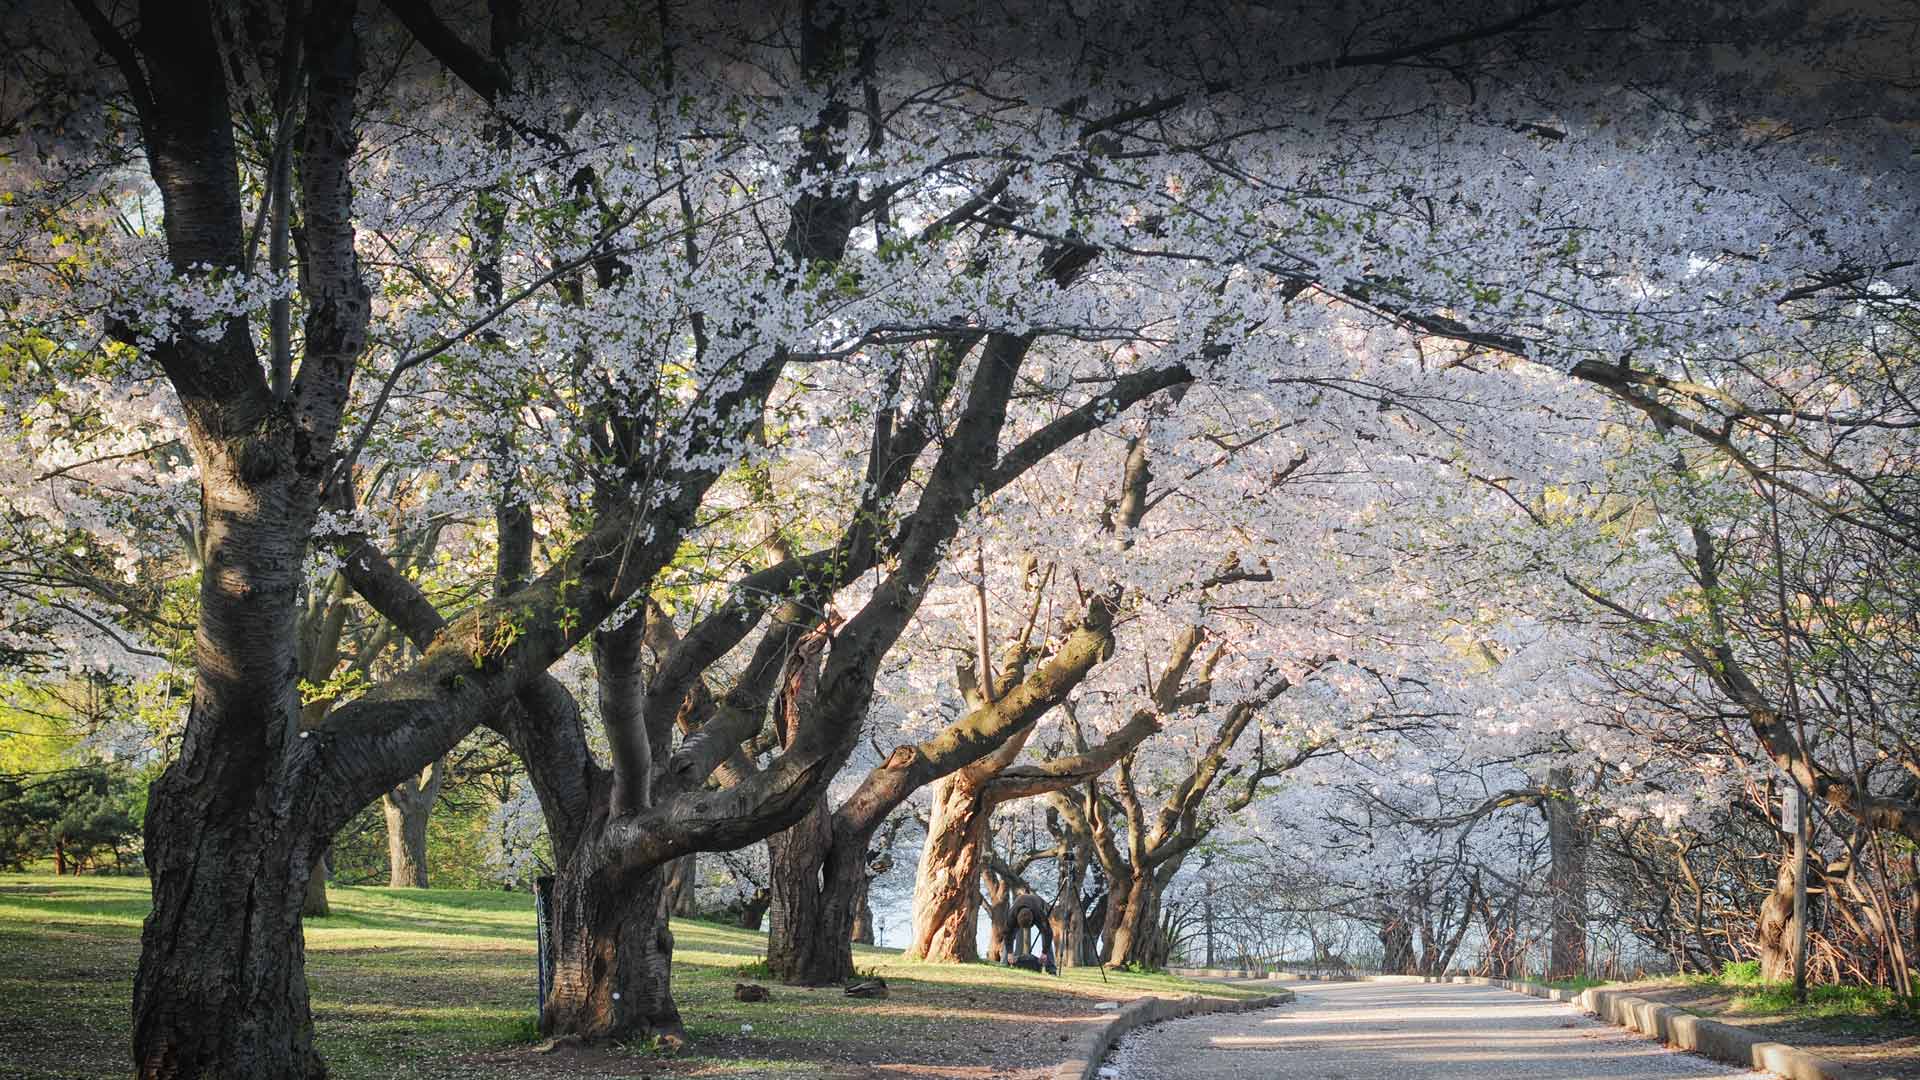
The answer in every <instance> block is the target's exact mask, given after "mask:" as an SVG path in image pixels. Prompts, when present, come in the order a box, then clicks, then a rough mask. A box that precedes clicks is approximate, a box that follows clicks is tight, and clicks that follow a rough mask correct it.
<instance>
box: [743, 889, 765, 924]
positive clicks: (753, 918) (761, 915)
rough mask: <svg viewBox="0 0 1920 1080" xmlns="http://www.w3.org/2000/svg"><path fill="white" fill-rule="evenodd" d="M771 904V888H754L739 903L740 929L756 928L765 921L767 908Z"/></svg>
mask: <svg viewBox="0 0 1920 1080" xmlns="http://www.w3.org/2000/svg"><path fill="white" fill-rule="evenodd" d="M772 906H773V890H771V889H755V890H753V895H752V896H749V897H747V898H746V900H744V901H743V902H742V903H741V905H740V920H739V921H740V929H742V930H758V929H760V924H761V923H763V922H765V921H767V909H768V908H769V907H772Z"/></svg>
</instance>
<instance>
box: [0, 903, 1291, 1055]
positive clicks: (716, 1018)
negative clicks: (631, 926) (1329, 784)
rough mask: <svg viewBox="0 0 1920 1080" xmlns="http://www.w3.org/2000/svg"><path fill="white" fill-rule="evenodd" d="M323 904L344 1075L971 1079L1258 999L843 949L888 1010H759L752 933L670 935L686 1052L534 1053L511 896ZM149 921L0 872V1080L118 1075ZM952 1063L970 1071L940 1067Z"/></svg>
mask: <svg viewBox="0 0 1920 1080" xmlns="http://www.w3.org/2000/svg"><path fill="white" fill-rule="evenodd" d="M331 899H332V906H333V914H332V915H331V916H329V917H328V918H325V919H317V920H313V921H311V922H309V923H308V925H307V931H306V942H307V974H308V978H309V980H310V982H311V985H312V989H313V1008H314V1022H315V1026H316V1034H317V1038H318V1040H319V1044H320V1049H321V1052H322V1053H323V1054H325V1055H326V1057H327V1060H328V1063H329V1065H330V1067H331V1069H332V1072H333V1075H334V1076H336V1077H341V1078H346V1080H356V1078H369V1080H371V1078H376V1077H378V1078H387V1077H441V1076H445V1077H456V1076H457V1077H470V1076H479V1077H493V1076H498V1077H506V1076H527V1075H534V1076H544V1077H553V1076H588V1075H591V1076H643V1075H644V1076H665V1075H688V1076H715V1077H721V1076H731V1077H743V1076H802V1077H861V1076H879V1075H893V1076H898V1075H902V1072H901V1071H898V1070H900V1069H902V1068H906V1070H907V1071H906V1073H905V1074H906V1075H911V1069H910V1067H911V1066H913V1065H915V1064H923V1065H928V1066H932V1065H935V1064H938V1065H940V1066H942V1070H941V1075H950V1076H967V1075H978V1076H982V1077H985V1076H989V1075H1001V1074H1004V1073H1005V1072H1007V1071H1017V1069H1018V1068H1019V1067H1020V1066H1024V1065H1026V1064H1028V1063H1030V1062H1032V1061H1037V1060H1042V1059H1046V1058H1048V1057H1049V1056H1051V1058H1053V1059H1058V1058H1059V1057H1064V1056H1065V1053H1064V1049H1065V1048H1064V1047H1062V1046H1061V1045H1060V1043H1061V1042H1062V1040H1063V1037H1064V1036H1067V1035H1069V1034H1070V1033H1071V1031H1072V1030H1075V1029H1076V1028H1077V1025H1080V1024H1084V1023H1086V1022H1088V1021H1089V1019H1091V1018H1094V1017H1096V1016H1099V1015H1102V1014H1096V1013H1094V1012H1092V1010H1091V1006H1092V1004H1093V1003H1094V1002H1097V1001H1102V1000H1109V1001H1111V1000H1126V999H1130V998H1134V997H1139V996H1142V995H1147V994H1161V995H1175V994H1184V993H1196V992H1200V993H1207V994H1210V995H1214V996H1221V997H1236V996H1238V997H1247V996H1258V995H1259V994H1260V993H1262V992H1263V991H1261V990H1257V989H1252V988H1246V989H1242V988H1234V987H1225V986H1219V985H1213V984H1200V983H1196V982H1193V981H1190V980H1185V979H1179V978H1175V977H1172V976H1165V975H1130V974H1121V973H1117V972H1113V971H1108V972H1107V973H1106V974H1105V977H1104V980H1103V977H1102V975H1101V973H1100V972H1099V971H1098V970H1097V969H1093V970H1086V969H1081V970H1074V969H1069V970H1068V971H1067V973H1066V974H1065V975H1064V976H1063V977H1061V978H1058V979H1056V978H1051V977H1047V976H1040V975H1033V974H1029V973H1026V972H1021V971H1016V970H1013V969H1010V968H1003V967H995V966H988V965H983V964H973V965H938V964H920V963H914V962H910V961H906V960H903V959H902V958H901V957H900V955H899V953H898V952H896V951H894V950H890V949H874V948H867V947H865V946H860V947H856V949H855V950H854V952H855V963H856V965H857V966H858V967H860V968H861V969H862V970H867V969H872V970H874V971H877V972H878V973H879V974H881V975H883V976H884V977H885V978H886V979H887V982H888V984H889V986H890V988H891V990H892V993H891V996H890V997H888V998H887V999H884V1000H871V1001H868V1000H856V999H850V998H847V997H845V996H844V995H842V994H841V993H840V992H839V990H837V989H821V990H802V989H794V988H787V987H778V986H776V987H774V988H773V989H774V998H775V999H774V1001H773V1002H771V1003H765V1004H742V1003H739V1002H736V1001H734V1000H733V984H734V983H735V982H736V981H750V980H746V979H745V977H744V976H741V975H740V974H739V969H740V968H741V967H742V966H744V965H747V964H750V963H752V962H753V961H754V960H756V959H757V958H759V957H760V956H762V955H763V954H764V953H765V951H766V937H765V935H764V934H762V933H755V932H751V931H744V930H738V929H734V928H731V927H726V926H720V925H717V924H713V923H706V922H696V921H687V920H675V922H674V923H673V933H674V941H675V946H674V995H675V999H676V1000H677V1002H678V1004H679V1006H680V1011H681V1013H682V1015H683V1017H684V1018H685V1021H686V1025H687V1030H688V1035H689V1037H690V1040H691V1045H690V1046H689V1047H688V1049H687V1051H686V1052H684V1053H683V1054H681V1055H679V1056H677V1057H675V1058H671V1059H668V1058H664V1057H661V1056H659V1055H656V1054H653V1053H652V1052H650V1051H648V1050H646V1049H645V1048H643V1047H631V1048H613V1049H609V1050H604V1051H603V1050H596V1051H593V1052H591V1053H578V1054H574V1055H571V1056H569V1055H568V1054H564V1053H563V1054H560V1055H543V1054H540V1053H538V1051H537V1050H536V1049H535V1045H534V1044H536V1043H537V1042H538V1039H537V1034H536V1032H535V1008H534V994H535V988H534V955H533V954H534V949H533V903H532V900H531V898H530V897H528V896H527V895H526V894H524V893H503V892H463V891H456V890H442V889H426V890H415V889H374V888H340V889H334V890H332V893H331ZM147 907H148V901H147V883H146V881H145V879H142V878H109V877H83V878H74V877H51V876H41V875H18V874H0V1077H8V1078H11V1077H47V1078H55V1077H57V1078H62V1080H80V1078H85V1080H96V1078H102V1077H121V1076H124V1075H126V1073H127V1072H128V1071H129V1058H128V1049H127V1047H128V1039H129V1034H128V1030H129V1023H130V1021H129V1012H130V1005H129V1002H130V995H131V988H132V984H133V971H134V964H135V961H136V959H137V957H138V951H139V935H140V920H141V919H142V918H143V917H144V916H145V915H146V912H147ZM762 981H764V980H762ZM742 1025H751V1026H752V1029H753V1030H752V1031H750V1032H749V1031H743V1030H742ZM963 1062H964V1063H977V1064H978V1065H979V1067H980V1068H979V1071H978V1072H977V1073H974V1072H970V1071H953V1069H954V1068H955V1067H957V1066H959V1065H960V1064H961V1063H963ZM887 1066H892V1067H893V1070H892V1071H888V1070H887V1069H886V1067H887ZM994 1069H1001V1070H1002V1073H998V1074H997V1073H994V1072H993V1071H992V1070H994Z"/></svg>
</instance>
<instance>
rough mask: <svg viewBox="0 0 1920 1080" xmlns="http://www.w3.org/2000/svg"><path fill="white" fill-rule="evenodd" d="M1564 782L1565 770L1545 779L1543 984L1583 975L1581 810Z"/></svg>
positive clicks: (1583, 838) (1584, 924)
mask: <svg viewBox="0 0 1920 1080" xmlns="http://www.w3.org/2000/svg"><path fill="white" fill-rule="evenodd" d="M1568 783H1569V778H1568V776H1567V774H1566V772H1565V771H1564V770H1561V769H1555V770H1553V771H1551V772H1550V773H1548V775H1547V784H1548V786H1549V787H1551V788H1552V789H1553V790H1554V792H1555V794H1554V795H1553V796H1551V797H1549V798H1548V799H1547V800H1546V807H1545V813H1546V816H1547V847H1548V851H1549V858H1550V859H1551V868H1550V870H1549V871H1548V879H1547V888H1548V891H1549V893H1550V895H1551V899H1552V907H1553V927H1552V933H1551V934H1550V935H1549V938H1550V944H1549V948H1548V955H1547V978H1548V979H1577V978H1579V977H1581V976H1583V975H1585V974H1586V973H1587V838H1586V835H1585V833H1584V830H1583V829H1582V828H1581V824H1580V808H1579V806H1578V805H1577V804H1575V803H1574V801H1573V799H1572V797H1571V795H1569V794H1566V792H1567V790H1568Z"/></svg>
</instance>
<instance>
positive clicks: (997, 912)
mask: <svg viewBox="0 0 1920 1080" xmlns="http://www.w3.org/2000/svg"><path fill="white" fill-rule="evenodd" d="M981 880H982V882H983V883H984V884H985V885H986V889H985V890H984V892H985V899H986V908H987V963H989V964H1001V963H1005V962H1006V961H1007V959H1008V957H1010V956H1013V955H1015V954H1014V953H1012V952H1009V951H1008V950H1011V949H1014V948H1017V947H1018V946H1019V945H1020V944H1022V943H1021V942H1020V941H1017V940H1010V939H1009V937H1008V934H1007V916H1008V915H1009V914H1011V913H1012V910H1013V905H1012V904H1011V902H1010V901H1011V898H1012V896H1013V885H1012V883H1011V882H1009V881H1007V880H1006V879H1004V878H1002V877H1001V876H1000V875H999V874H996V873H994V872H993V871H992V870H988V871H987V872H986V874H985V875H984V876H983V877H982V878H981ZM1020 936H1022V935H1019V934H1015V935H1014V937H1016V938H1017V937H1020Z"/></svg>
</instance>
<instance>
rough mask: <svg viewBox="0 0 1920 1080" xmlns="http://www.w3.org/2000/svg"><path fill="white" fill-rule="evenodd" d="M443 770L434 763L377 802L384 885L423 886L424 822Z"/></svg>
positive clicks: (430, 809) (429, 811)
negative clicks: (382, 816) (382, 822)
mask: <svg viewBox="0 0 1920 1080" xmlns="http://www.w3.org/2000/svg"><path fill="white" fill-rule="evenodd" d="M445 776H446V770H445V769H444V768H442V766H441V765H440V763H439V762H437V761H436V762H434V763H433V764H432V765H429V766H428V767H427V768H426V769H425V770H423V771H422V772H421V774H420V776H419V777H418V778H417V780H416V779H413V778H409V779H408V780H407V781H405V782H404V783H401V784H399V785H396V786H395V787H394V789H393V790H392V791H389V792H387V793H386V795H385V796H383V797H382V798H381V800H380V807H381V809H382V810H383V811H384V812H385V813H386V818H387V885H388V886H389V887H391V888H395V889H424V888H426V887H427V819H428V818H429V817H431V816H432V814H433V804H434V802H435V801H437V800H438V799H439V797H440V785H441V784H442V782H443V781H444V779H445Z"/></svg>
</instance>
